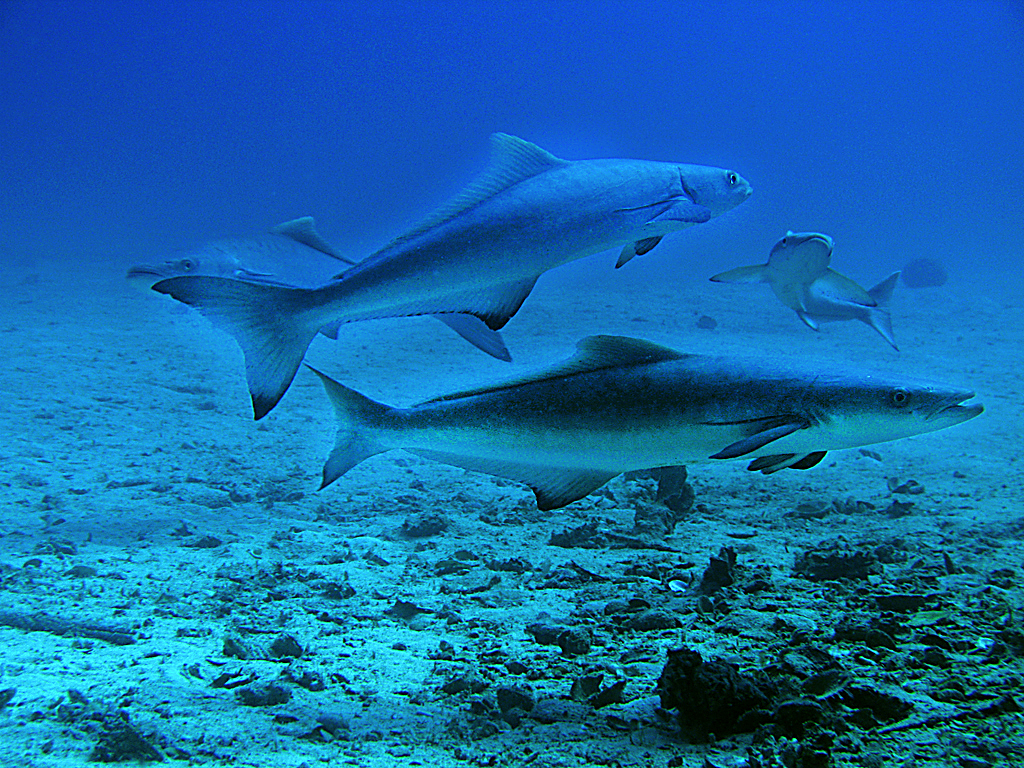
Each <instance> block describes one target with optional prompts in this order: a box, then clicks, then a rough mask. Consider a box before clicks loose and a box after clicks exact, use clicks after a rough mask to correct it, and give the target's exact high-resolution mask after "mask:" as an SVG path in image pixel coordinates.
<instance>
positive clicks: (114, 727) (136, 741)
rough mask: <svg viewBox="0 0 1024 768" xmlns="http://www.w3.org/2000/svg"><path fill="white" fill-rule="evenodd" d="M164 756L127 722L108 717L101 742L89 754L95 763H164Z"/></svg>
mask: <svg viewBox="0 0 1024 768" xmlns="http://www.w3.org/2000/svg"><path fill="white" fill-rule="evenodd" d="M163 759H164V756H163V755H162V754H160V752H158V751H157V749H156V747H154V746H153V745H152V744H150V743H149V742H147V741H146V740H145V739H144V738H142V736H140V735H139V733H138V732H137V731H136V730H135V729H134V728H132V727H131V726H130V725H129V724H128V722H127V721H126V720H123V719H122V718H120V717H118V716H116V715H107V716H106V717H104V718H103V727H102V729H101V730H100V733H99V742H98V743H97V744H96V746H95V748H93V750H92V752H91V753H90V754H89V761H90V762H93V763H126V762H129V761H137V762H140V763H152V762H163Z"/></svg>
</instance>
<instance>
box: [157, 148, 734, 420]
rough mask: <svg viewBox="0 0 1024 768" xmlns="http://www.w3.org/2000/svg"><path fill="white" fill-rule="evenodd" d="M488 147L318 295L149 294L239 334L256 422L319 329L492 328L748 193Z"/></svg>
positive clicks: (682, 172)
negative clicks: (459, 187)
mask: <svg viewBox="0 0 1024 768" xmlns="http://www.w3.org/2000/svg"><path fill="white" fill-rule="evenodd" d="M491 150H492V151H491V162H490V164H489V166H488V167H487V169H486V170H485V171H484V172H483V174H482V175H481V176H480V177H479V178H477V179H476V181H474V182H472V183H471V184H470V185H469V186H468V187H466V188H465V189H464V190H463V191H462V192H461V193H460V194H459V195H458V196H457V197H456V198H455V199H454V200H452V201H451V202H449V203H448V204H447V205H445V206H443V207H442V208H441V209H439V210H438V211H436V212H435V213H434V214H433V215H431V216H430V217H428V218H427V219H426V221H424V222H422V223H421V224H420V225H419V226H417V227H415V228H414V229H412V230H410V231H409V232H406V233H405V234H403V235H400V236H399V237H397V238H396V239H395V240H393V241H392V242H391V243H390V244H389V245H387V246H385V247H384V248H382V249H381V250H380V251H378V252H377V253H375V254H373V255H372V256H370V257H369V258H367V259H366V260H364V261H361V262H359V263H358V264H356V265H355V266H353V267H352V268H351V269H349V270H347V271H346V272H344V273H342V274H341V275H339V276H338V279H337V280H336V281H334V282H331V283H329V284H327V285H325V286H323V287H321V288H317V289H315V290H299V289H294V288H282V287H276V286H268V285H257V284H254V283H249V282H243V281H238V280H232V279H228V278H217V277H176V278H172V279H169V280H164V281H162V282H159V283H157V284H156V285H154V286H153V288H154V289H155V290H157V291H159V292H160V293H166V294H170V295H171V296H173V297H174V298H176V299H178V300H179V301H183V302H185V303H186V304H190V305H192V306H195V307H198V308H199V309H200V311H202V312H203V314H205V315H207V316H208V317H209V318H210V319H211V320H212V321H213V322H214V324H216V325H219V326H221V327H222V328H224V329H225V330H226V331H228V332H229V333H231V334H232V335H233V336H234V337H235V339H236V340H237V341H238V344H239V346H241V348H242V351H243V353H244V354H245V362H246V375H247V378H248V382H249V392H250V394H251V395H252V402H253V411H254V413H255V416H256V418H257V419H259V418H261V417H262V416H263V415H265V414H266V413H267V412H268V411H269V410H270V409H271V408H273V407H274V406H275V405H276V404H277V402H278V400H280V399H281V396H282V395H283V394H284V392H285V391H286V390H287V389H288V385H289V384H290V383H291V380H292V378H293V377H294V376H295V371H296V370H297V368H298V366H299V363H300V362H301V361H302V358H303V356H304V355H305V352H306V349H307V347H308V346H309V343H310V342H311V341H312V339H313V337H314V336H315V335H316V333H317V331H318V330H319V329H320V328H322V327H324V326H327V325H329V324H331V323H345V322H350V321H353V320H368V319H372V318H381V317H398V316H403V315H423V314H431V315H436V314H446V313H451V314H459V313H461V314H462V315H470V316H475V317H477V318H479V319H480V320H482V321H483V322H485V323H486V324H487V326H488V327H489V328H491V329H492V330H497V329H499V328H501V327H502V326H504V325H505V323H506V322H508V320H509V318H511V317H512V316H513V315H514V314H515V313H516V311H517V310H518V309H519V307H520V306H521V305H522V303H523V301H524V300H525V299H526V297H527V296H528V295H529V294H530V291H531V290H532V289H533V286H534V283H536V282H537V278H539V277H540V275H541V274H543V273H544V272H546V271H547V270H549V269H552V268H553V267H557V266H559V265H561V264H565V263H567V262H569V261H572V260H574V259H578V258H581V257H583V256H587V255H589V254H594V253H598V252H600V251H604V250H607V249H609V248H614V247H621V248H622V253H621V254H620V257H619V265H620V266H621V265H622V264H624V263H626V262H627V261H629V259H630V258H632V257H633V255H636V254H640V253H646V252H647V251H649V250H650V249H651V248H653V247H654V246H655V245H656V244H657V243H658V241H659V240H660V239H661V238H662V237H664V236H665V235H667V234H669V233H670V232H675V231H678V230H681V229H684V228H686V227H689V226H692V225H694V224H700V223H702V222H706V221H708V220H709V219H711V218H712V217H714V216H717V215H719V214H721V213H725V212H726V211H728V210H731V209H732V208H735V207H736V206H737V205H739V204H740V203H742V202H743V201H744V200H746V199H747V197H749V196H750V192H751V189H750V185H749V184H748V183H747V182H746V181H745V180H744V179H742V178H741V177H740V176H739V175H738V174H736V173H734V172H733V171H728V170H723V169H721V168H709V167H705V166H699V165H681V164H679V163H661V162H652V161H646V160H562V159H560V158H557V157H555V156H554V155H552V154H551V153H549V152H546V151H545V150H543V149H541V148H540V147H538V146H536V145H534V144H531V143H529V142H527V141H523V140H522V139H517V138H515V137H514V136H508V135H505V134H495V135H494V136H492V137H491ZM623 246H624V247H623Z"/></svg>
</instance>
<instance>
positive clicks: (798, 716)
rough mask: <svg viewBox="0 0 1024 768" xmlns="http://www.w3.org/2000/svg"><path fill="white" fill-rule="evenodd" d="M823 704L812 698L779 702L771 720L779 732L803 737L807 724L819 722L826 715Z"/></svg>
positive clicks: (793, 736)
mask: <svg viewBox="0 0 1024 768" xmlns="http://www.w3.org/2000/svg"><path fill="white" fill-rule="evenodd" d="M826 714H827V713H826V711H825V708H824V706H822V704H821V703H820V702H817V701H814V700H813V699H794V700H792V701H786V702H783V703H782V704H780V705H779V706H778V707H777V708H776V710H775V716H774V717H773V718H772V721H773V722H774V723H775V726H776V729H777V730H778V731H779V733H780V734H782V735H785V736H789V737H792V738H796V739H800V738H803V736H804V732H805V730H806V728H807V726H808V725H809V724H811V723H820V722H822V721H823V720H824V719H825V717H826Z"/></svg>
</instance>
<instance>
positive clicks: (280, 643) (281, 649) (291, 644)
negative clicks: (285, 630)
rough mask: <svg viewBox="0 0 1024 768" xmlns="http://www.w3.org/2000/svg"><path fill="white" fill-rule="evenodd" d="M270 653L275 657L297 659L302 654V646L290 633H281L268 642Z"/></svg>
mask: <svg viewBox="0 0 1024 768" xmlns="http://www.w3.org/2000/svg"><path fill="white" fill-rule="evenodd" d="M270 655H271V657H272V658H275V659H286V658H292V659H297V658H299V657H300V656H302V646H301V645H299V641H298V640H296V639H295V638H294V637H292V636H291V635H288V634H281V635H278V636H277V638H276V639H275V640H274V642H273V643H271V644H270Z"/></svg>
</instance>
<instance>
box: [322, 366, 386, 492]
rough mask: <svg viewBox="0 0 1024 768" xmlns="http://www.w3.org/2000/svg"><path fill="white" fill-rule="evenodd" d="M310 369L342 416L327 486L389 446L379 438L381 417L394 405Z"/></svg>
mask: <svg viewBox="0 0 1024 768" xmlns="http://www.w3.org/2000/svg"><path fill="white" fill-rule="evenodd" d="M306 367H307V368H309V370H311V371H312V372H313V373H315V374H316V375H317V376H319V377H320V382H321V383H322V384H323V385H324V390H326V392H327V396H328V397H329V398H330V399H331V404H332V405H333V406H334V415H335V416H336V417H337V419H338V435H337V438H336V439H335V443H334V450H333V451H331V455H330V456H329V457H328V459H327V463H326V464H324V473H323V483H322V484H321V485H320V487H321V488H325V487H327V486H328V485H330V484H331V483H333V482H334V481H335V480H337V479H338V478H339V477H341V476H342V475H344V474H345V473H346V472H348V471H349V470H350V469H352V467H354V466H355V465H356V464H358V463H360V462H361V461H363V460H365V459H368V458H370V457H371V456H374V455H376V454H378V453H383V452H384V451H387V450H389V447H388V446H384V445H382V444H381V443H380V442H379V441H378V440H377V439H375V436H374V433H375V432H377V431H378V428H379V425H380V423H381V420H382V419H383V418H384V417H385V416H386V415H387V414H388V413H389V412H391V411H392V410H393V409H392V408H390V407H389V406H387V405H384V404H383V403H378V402H377V401H376V400H371V399H370V398H368V397H366V396H365V395H361V394H359V393H358V392H356V391H355V390H354V389H349V388H348V387H346V386H344V385H342V384H339V383H338V382H336V381H335V380H334V379H332V378H331V377H330V376H327V375H326V374H323V373H320V371H318V370H317V369H316V368H313V367H312V366H311V365H309V364H307V365H306Z"/></svg>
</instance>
